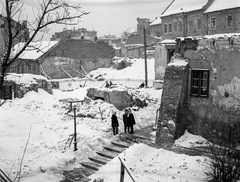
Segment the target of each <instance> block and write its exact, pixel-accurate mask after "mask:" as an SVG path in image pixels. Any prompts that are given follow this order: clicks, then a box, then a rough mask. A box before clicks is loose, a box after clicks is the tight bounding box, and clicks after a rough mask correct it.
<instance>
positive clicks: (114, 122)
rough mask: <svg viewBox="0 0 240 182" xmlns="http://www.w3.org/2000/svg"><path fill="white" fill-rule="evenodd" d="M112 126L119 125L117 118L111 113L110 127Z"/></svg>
mask: <svg viewBox="0 0 240 182" xmlns="http://www.w3.org/2000/svg"><path fill="white" fill-rule="evenodd" d="M114 126H119V124H118V119H117V116H116V115H115V114H113V115H112V127H114Z"/></svg>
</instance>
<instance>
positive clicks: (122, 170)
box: [120, 163, 124, 182]
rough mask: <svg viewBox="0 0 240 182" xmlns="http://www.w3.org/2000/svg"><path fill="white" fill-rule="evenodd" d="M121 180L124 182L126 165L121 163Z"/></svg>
mask: <svg viewBox="0 0 240 182" xmlns="http://www.w3.org/2000/svg"><path fill="white" fill-rule="evenodd" d="M120 182H124V166H123V164H122V163H121V172H120Z"/></svg>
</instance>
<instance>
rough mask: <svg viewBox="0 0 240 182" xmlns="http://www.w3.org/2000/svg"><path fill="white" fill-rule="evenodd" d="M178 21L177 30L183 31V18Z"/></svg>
mask: <svg viewBox="0 0 240 182" xmlns="http://www.w3.org/2000/svg"><path fill="white" fill-rule="evenodd" d="M178 23H179V32H182V31H183V20H182V19H181V18H180V19H179V21H178Z"/></svg>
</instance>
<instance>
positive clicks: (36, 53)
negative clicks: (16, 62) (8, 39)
mask: <svg viewBox="0 0 240 182" xmlns="http://www.w3.org/2000/svg"><path fill="white" fill-rule="evenodd" d="M57 43H58V41H38V42H31V43H30V44H29V45H28V47H27V48H26V49H25V50H24V51H23V53H22V54H21V55H20V56H19V59H31V60H36V59H38V58H40V57H41V56H43V55H44V54H45V53H46V52H48V51H49V50H50V49H52V48H53V47H54V46H55V45H57ZM24 44H25V42H20V43H18V44H16V45H15V46H14V47H13V50H12V55H11V57H13V56H14V55H16V54H17V53H18V52H19V51H20V50H21V49H22V48H23V46H24Z"/></svg>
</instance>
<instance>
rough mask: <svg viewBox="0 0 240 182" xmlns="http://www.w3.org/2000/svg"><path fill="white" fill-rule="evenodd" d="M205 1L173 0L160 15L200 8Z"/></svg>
mask: <svg viewBox="0 0 240 182" xmlns="http://www.w3.org/2000/svg"><path fill="white" fill-rule="evenodd" d="M207 2H208V0H197V1H196V0H175V1H173V2H172V4H170V6H169V7H168V8H167V9H166V11H165V12H163V13H162V15H161V17H164V16H169V15H172V14H177V13H184V12H190V11H195V10H200V9H202V7H203V6H204V5H206V4H207Z"/></svg>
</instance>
